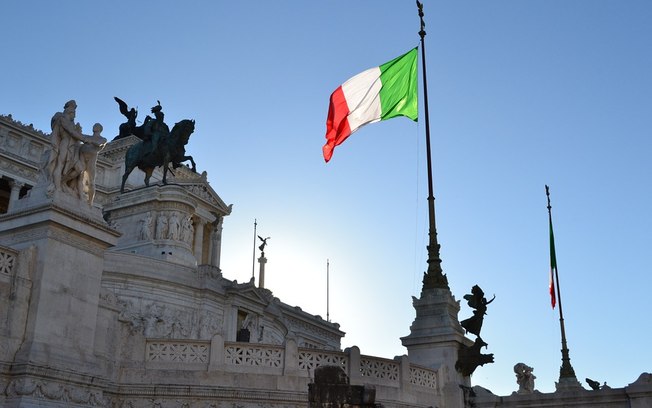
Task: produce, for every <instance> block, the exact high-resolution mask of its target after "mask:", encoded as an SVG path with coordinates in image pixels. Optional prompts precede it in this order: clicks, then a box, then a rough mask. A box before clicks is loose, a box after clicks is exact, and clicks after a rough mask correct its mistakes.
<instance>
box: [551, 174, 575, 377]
mask: <svg viewBox="0 0 652 408" xmlns="http://www.w3.org/2000/svg"><path fill="white" fill-rule="evenodd" d="M546 197H547V198H548V221H549V222H550V245H551V247H550V250H551V251H553V252H552V254H553V257H554V258H553V259H554V266H555V274H554V282H555V285H556V286H557V303H559V327H560V328H561V368H560V369H559V383H562V381H563V380H566V381H565V382H570V383H571V384H573V385H575V383H577V382H578V381H577V378H576V377H575V370H573V366H572V365H571V362H570V354H569V351H568V346H567V344H566V328H565V327H564V312H563V310H562V306H561V289H560V288H559V272H558V268H557V255H556V251H555V247H554V245H555V240H554V234H553V232H552V206H551V205H550V189H549V188H548V186H547V185H546Z"/></svg>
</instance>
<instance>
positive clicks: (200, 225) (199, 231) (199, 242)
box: [193, 218, 206, 264]
mask: <svg viewBox="0 0 652 408" xmlns="http://www.w3.org/2000/svg"><path fill="white" fill-rule="evenodd" d="M204 224H206V222H205V221H204V220H202V219H200V218H197V223H196V224H195V245H194V249H193V252H194V253H195V259H197V264H201V261H202V249H203V246H204Z"/></svg>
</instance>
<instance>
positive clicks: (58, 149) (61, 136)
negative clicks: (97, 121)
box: [46, 100, 84, 190]
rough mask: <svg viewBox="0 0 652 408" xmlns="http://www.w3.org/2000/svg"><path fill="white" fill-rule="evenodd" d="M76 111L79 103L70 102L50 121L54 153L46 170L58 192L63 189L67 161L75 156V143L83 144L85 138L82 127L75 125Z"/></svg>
mask: <svg viewBox="0 0 652 408" xmlns="http://www.w3.org/2000/svg"><path fill="white" fill-rule="evenodd" d="M76 111H77V102H75V101H74V100H70V101H68V102H66V104H65V105H64V106H63V112H57V113H55V114H54V116H52V120H51V121H50V125H51V127H52V134H51V136H50V143H51V144H52V151H51V152H50V158H49V161H48V164H47V166H46V169H47V173H48V177H49V179H50V181H51V183H52V184H53V185H54V188H55V189H57V190H61V189H62V182H61V179H62V177H63V172H64V169H65V167H66V163H67V161H68V160H69V158H70V157H72V156H73V150H74V145H75V143H76V142H81V141H82V139H83V138H84V135H83V134H82V132H81V126H80V125H79V124H78V123H77V124H75V114H76Z"/></svg>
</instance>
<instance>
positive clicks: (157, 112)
mask: <svg viewBox="0 0 652 408" xmlns="http://www.w3.org/2000/svg"><path fill="white" fill-rule="evenodd" d="M152 113H153V114H154V119H151V120H147V119H146V123H145V124H144V125H143V141H144V142H145V152H144V154H149V153H153V152H156V150H157V148H158V144H159V142H160V141H161V138H162V137H163V136H165V135H168V134H169V133H170V128H169V127H168V125H166V124H165V122H163V119H164V118H165V114H164V113H163V107H162V106H161V102H159V101H157V105H156V106H154V107H153V108H152ZM148 117H149V116H148Z"/></svg>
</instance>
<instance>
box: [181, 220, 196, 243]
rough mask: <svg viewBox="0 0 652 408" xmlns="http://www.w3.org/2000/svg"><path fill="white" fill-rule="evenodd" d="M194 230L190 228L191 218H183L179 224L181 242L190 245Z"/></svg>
mask: <svg viewBox="0 0 652 408" xmlns="http://www.w3.org/2000/svg"><path fill="white" fill-rule="evenodd" d="M194 233H195V228H194V227H193V226H192V217H187V218H184V219H183V221H182V222H181V241H183V242H186V243H188V244H192V238H193V234H194Z"/></svg>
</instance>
